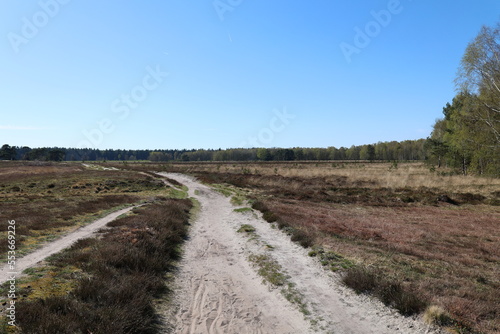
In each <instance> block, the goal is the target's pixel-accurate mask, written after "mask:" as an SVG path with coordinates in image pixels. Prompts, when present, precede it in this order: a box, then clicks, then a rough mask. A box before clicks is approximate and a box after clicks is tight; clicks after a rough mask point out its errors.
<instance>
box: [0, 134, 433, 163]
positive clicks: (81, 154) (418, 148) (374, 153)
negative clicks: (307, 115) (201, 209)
mask: <svg viewBox="0 0 500 334" xmlns="http://www.w3.org/2000/svg"><path fill="white" fill-rule="evenodd" d="M425 143H426V140H425V139H419V140H406V141H402V142H397V141H392V142H384V143H377V144H373V145H360V146H351V147H349V148H346V147H340V148H335V147H328V148H299V147H296V148H248V149H244V148H236V149H226V150H222V149H218V150H194V149H193V150H98V149H78V148H61V147H49V148H29V147H16V146H9V145H7V144H6V145H3V146H2V148H0V159H3V160H32V161H35V160H38V161H134V160H150V161H294V160H386V161H396V160H398V161H415V160H425V159H426V157H427V156H426V149H425Z"/></svg>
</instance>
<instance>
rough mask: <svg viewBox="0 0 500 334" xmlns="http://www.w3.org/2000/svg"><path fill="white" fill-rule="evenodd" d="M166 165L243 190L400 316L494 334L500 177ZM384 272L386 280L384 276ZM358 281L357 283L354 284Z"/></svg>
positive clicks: (370, 167) (417, 167) (390, 167)
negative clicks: (426, 316) (433, 312)
mask: <svg viewBox="0 0 500 334" xmlns="http://www.w3.org/2000/svg"><path fill="white" fill-rule="evenodd" d="M244 166H245V168H248V169H249V170H250V171H251V172H250V173H241V166H239V165H238V164H234V163H231V164H220V165H218V166H217V165H214V164H204V163H199V164H179V165H169V167H168V168H169V169H170V170H171V171H176V172H186V171H189V172H191V173H193V174H195V175H196V176H197V177H198V178H200V179H201V180H203V181H205V182H207V183H210V184H219V185H224V187H225V188H228V187H230V186H231V187H238V188H241V189H245V191H246V194H247V196H249V197H250V198H251V202H252V203H253V204H252V208H253V209H255V210H259V211H261V212H262V214H263V217H264V219H265V220H267V221H268V222H270V223H272V224H275V225H276V226H277V227H278V228H280V229H282V230H283V231H284V232H285V233H288V234H289V235H290V236H291V238H292V239H293V240H295V241H296V242H298V243H300V244H301V245H302V246H304V247H311V248H310V249H311V251H310V255H311V256H316V257H317V258H318V260H319V261H320V262H321V263H322V264H323V265H324V266H325V268H328V269H330V270H334V271H338V272H340V273H342V275H343V277H344V281H345V282H346V284H348V285H350V286H353V288H355V290H357V289H358V288H357V284H358V283H359V284H361V286H363V284H364V283H363V282H368V283H370V282H371V283H370V284H371V286H370V285H368V287H365V288H361V289H360V290H359V292H360V293H370V294H373V295H375V296H377V297H378V298H380V299H381V300H382V301H383V302H384V303H385V304H387V305H390V306H392V307H395V308H397V309H399V311H400V312H401V313H403V314H413V313H426V312H425V310H426V307H427V306H429V308H430V307H432V306H435V307H439V308H441V309H443V310H444V312H445V313H446V314H447V315H448V316H449V318H450V319H452V320H450V321H444V320H436V323H441V324H442V325H444V326H448V327H450V328H451V329H453V330H455V331H456V332H460V333H467V332H470V333H472V332H475V331H477V332H495V331H498V330H500V323H499V321H498V319H499V318H500V317H499V315H498V307H497V306H498V304H497V302H498V300H500V295H499V293H500V292H499V291H500V281H499V279H498V275H497V267H498V263H499V261H500V252H499V247H498V244H499V242H500V235H499V234H498V221H499V218H500V205H499V204H500V191H499V189H500V180H498V179H492V178H486V177H473V176H468V177H464V176H459V175H451V174H450V175H448V174H446V175H443V174H441V172H439V173H437V172H436V171H429V168H428V167H427V166H426V165H424V164H421V163H415V164H408V163H407V164H397V166H394V164H386V163H367V164H361V163H352V164H347V163H342V164H341V165H338V164H335V163H334V164H332V163H319V164H315V163H304V164H300V163H299V164H289V163H282V164H279V163H274V164H269V163H263V164H244ZM381 273H383V275H382V274H381ZM358 280H359V282H357V281H358Z"/></svg>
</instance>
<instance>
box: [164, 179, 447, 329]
mask: <svg viewBox="0 0 500 334" xmlns="http://www.w3.org/2000/svg"><path fill="white" fill-rule="evenodd" d="M163 175H165V176H168V177H170V178H173V179H176V180H177V181H179V182H181V183H183V184H185V185H186V186H187V187H188V188H189V195H190V196H191V197H194V198H196V199H197V200H198V201H199V202H200V203H201V211H200V213H199V215H198V217H197V219H196V221H195V222H194V223H193V226H192V228H191V231H190V239H189V240H188V241H187V243H186V244H185V249H184V257H183V260H182V261H181V264H180V269H179V273H178V276H177V278H176V282H175V285H176V287H175V288H174V291H176V295H175V297H174V301H173V304H174V307H173V310H174V311H173V313H167V314H165V317H166V321H167V322H174V323H175V328H173V329H172V331H174V332H175V333H193V334H194V333H339V334H342V333H345V334H347V333H352V334H354V333H356V334H362V333H376V334H378V333H380V334H382V333H383V334H388V333H404V334H413V333H438V331H437V330H435V329H431V328H429V326H427V325H425V324H424V323H422V322H421V321H420V319H418V318H405V317H402V316H400V315H399V314H398V313H397V312H396V311H394V310H390V309H388V308H387V307H385V306H384V305H382V304H381V303H380V302H378V301H376V300H373V299H371V298H369V297H366V296H358V295H356V294H355V293H353V292H352V291H351V290H348V289H346V288H344V287H343V286H342V285H341V284H340V283H339V279H338V277H336V276H335V275H334V274H333V273H329V272H326V271H325V270H324V269H323V268H321V266H320V265H319V263H317V261H316V260H315V259H314V258H311V257H309V256H308V255H307V251H306V250H304V249H303V248H301V247H300V246H298V245H296V244H294V243H292V242H291V241H290V239H289V237H288V236H287V235H285V234H284V233H282V232H281V231H279V230H276V229H273V228H271V225H270V224H269V223H267V222H265V221H264V220H263V219H262V218H261V217H260V214H257V213H255V212H247V213H239V212H235V211H234V209H235V207H234V206H233V205H231V203H230V201H229V198H226V197H224V196H223V195H221V194H219V193H217V192H215V191H213V190H212V189H210V188H209V187H207V186H205V185H202V184H200V183H199V182H197V181H196V180H194V179H193V178H191V177H189V176H185V175H181V174H163ZM243 224H250V225H252V226H253V227H255V228H256V237H254V238H249V237H248V235H245V233H238V232H237V230H238V229H239V228H240V227H241V225H243ZM268 245H270V246H272V248H270V247H268ZM250 254H267V255H268V256H270V257H272V258H273V259H274V260H275V261H277V262H278V263H279V264H280V265H281V266H282V268H283V270H284V271H285V272H286V274H287V275H289V277H290V278H289V280H290V281H291V282H293V283H294V284H295V289H296V290H297V291H298V292H299V293H300V294H301V295H302V296H303V301H304V303H305V304H306V307H307V309H308V310H309V312H310V315H308V316H305V315H304V314H302V313H301V312H300V311H299V308H298V306H297V305H295V304H292V303H290V302H288V301H287V300H286V299H285V298H284V296H283V295H282V294H281V293H280V290H279V289H273V288H272V287H270V286H269V285H266V284H264V283H263V282H262V278H261V277H260V276H258V275H257V273H256V269H255V268H254V267H253V266H252V265H251V264H250V263H249V261H248V256H249V255H250Z"/></svg>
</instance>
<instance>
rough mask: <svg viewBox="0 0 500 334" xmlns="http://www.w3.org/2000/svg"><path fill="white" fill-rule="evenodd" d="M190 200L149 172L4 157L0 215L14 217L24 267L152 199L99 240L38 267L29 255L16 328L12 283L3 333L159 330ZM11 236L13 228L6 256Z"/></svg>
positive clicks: (3, 236) (1, 292) (5, 288)
mask: <svg viewBox="0 0 500 334" xmlns="http://www.w3.org/2000/svg"><path fill="white" fill-rule="evenodd" d="M185 197H186V193H185V191H184V190H183V189H182V185H181V184H179V183H178V182H176V181H175V180H168V179H164V178H159V177H157V176H156V177H155V176H152V175H148V174H147V173H138V172H134V171H127V170H118V169H112V168H110V169H108V168H103V167H101V166H97V165H89V164H81V163H41V162H11V161H6V162H0V216H1V218H2V220H4V221H8V220H9V221H12V220H15V228H16V229H15V237H16V239H15V240H16V244H15V245H16V260H17V265H16V268H15V269H16V270H21V268H20V267H21V263H24V262H23V261H24V260H26V261H30V259H28V258H31V257H33V256H32V255H35V254H37V253H36V252H35V253H31V252H32V251H33V250H34V249H39V248H40V247H41V246H43V245H46V246H47V247H45V248H43V249H41V251H43V250H44V249H46V248H47V249H48V248H49V247H56V248H59V249H60V248H62V247H67V246H68V245H69V242H66V240H69V239H70V237H72V236H73V235H75V236H78V235H80V234H82V235H83V234H85V233H86V230H87V228H89V227H90V226H89V225H87V224H89V223H91V222H93V221H95V220H96V218H99V217H102V216H104V215H107V214H108V213H109V212H114V216H117V215H119V213H120V212H125V211H127V210H121V211H118V210H119V209H120V208H123V207H131V205H137V204H145V205H143V206H141V207H140V208H135V209H133V213H132V214H128V215H126V216H119V217H118V219H117V220H114V221H112V222H111V223H108V224H107V227H106V228H105V229H103V230H100V232H99V234H97V238H95V237H94V238H89V239H81V240H79V241H78V242H76V243H75V244H74V245H73V246H71V247H70V248H67V249H65V250H63V251H62V252H60V253H56V254H55V255H52V256H51V257H49V258H47V259H46V260H45V261H42V262H41V263H39V264H38V265H36V266H34V267H32V265H33V264H34V262H33V261H31V262H30V265H29V267H30V268H29V269H27V270H26V272H25V273H26V274H27V275H25V276H21V275H17V276H16V291H15V294H16V298H15V301H16V304H15V305H16V325H17V327H13V326H10V325H8V324H7V322H8V321H9V319H8V318H6V317H5V315H6V313H5V308H6V307H7V306H8V305H9V304H8V303H9V299H10V298H11V297H7V296H8V295H9V294H10V292H9V285H8V284H4V285H2V287H1V288H0V303H1V304H2V305H3V306H2V307H0V332H1V333H37V334H39V333H56V332H57V333H76V332H78V333H90V332H92V333H110V332H113V333H127V332H137V333H152V332H158V331H159V330H160V327H161V326H162V323H161V321H160V320H159V314H158V310H157V309H156V304H157V300H158V299H159V298H164V297H163V296H164V295H166V293H167V292H168V291H171V290H170V289H169V288H168V279H167V274H168V272H171V271H172V265H173V261H175V260H177V259H178V258H179V252H180V244H181V243H182V242H183V241H184V239H185V238H186V236H187V226H188V225H187V222H188V219H189V210H190V208H191V201H190V200H187V199H181V198H185ZM110 216H112V215H110ZM99 224H101V223H99ZM101 225H102V224H101ZM83 226H85V228H81V227H83ZM80 228H81V229H80ZM63 235H64V236H67V237H66V238H65V237H62V236H63ZM94 236H95V235H94ZM8 240H10V239H9V238H7V228H5V229H4V231H2V232H0V244H1V246H2V247H1V251H0V255H1V256H2V258H3V259H2V260H3V261H6V259H7V254H6V252H7V247H6V246H7V241H8ZM42 253H43V252H42ZM23 255H24V256H25V258H22V259H21V256H23ZM35 258H37V256H35ZM38 260H43V257H42V258H40V259H38ZM26 261H25V262H26ZM35 262H36V261H35ZM27 263H28V262H27ZM6 305H7V306H6ZM125 319H128V320H125Z"/></svg>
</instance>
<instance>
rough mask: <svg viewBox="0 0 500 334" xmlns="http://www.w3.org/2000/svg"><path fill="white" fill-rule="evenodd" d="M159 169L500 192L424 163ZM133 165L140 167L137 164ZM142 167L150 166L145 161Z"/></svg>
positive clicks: (499, 187)
mask: <svg viewBox="0 0 500 334" xmlns="http://www.w3.org/2000/svg"><path fill="white" fill-rule="evenodd" d="M151 166H155V168H156V169H157V170H165V169H168V170H170V171H177V172H187V173H190V172H210V173H229V174H253V175H268V176H272V175H281V176H285V177H292V178H293V177H297V178H300V179H311V178H321V179H326V180H329V179H330V178H333V179H336V178H339V177H345V178H347V179H348V180H349V182H350V183H351V184H356V183H360V184H363V185H365V186H366V187H369V188H391V189H397V188H407V187H408V188H419V187H426V188H435V189H438V190H441V191H447V192H463V193H467V192H471V193H476V194H482V195H484V196H491V193H493V192H498V191H500V179H494V178H489V177H472V176H462V175H454V173H453V172H452V171H451V170H448V169H444V168H442V169H437V170H436V171H435V172H430V171H429V166H427V165H425V164H424V163H421V162H414V163H399V164H397V167H395V166H394V164H393V163H389V162H385V163H368V162H338V161H332V162H282V163H275V162H268V163H262V162H261V163H215V162H214V163H177V164H163V165H162V164H156V165H151ZM130 168H138V166H135V167H134V166H133V165H132V167H130ZM142 168H145V169H147V168H149V167H148V166H147V165H146V164H142Z"/></svg>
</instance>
